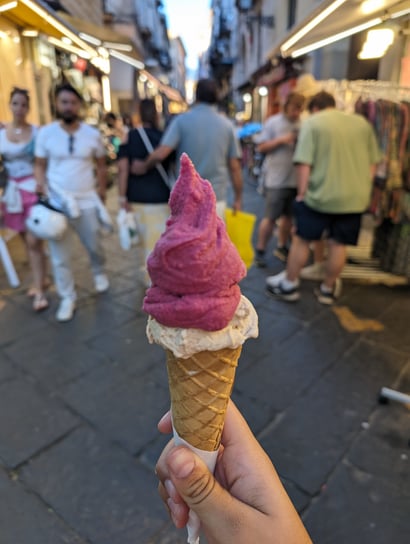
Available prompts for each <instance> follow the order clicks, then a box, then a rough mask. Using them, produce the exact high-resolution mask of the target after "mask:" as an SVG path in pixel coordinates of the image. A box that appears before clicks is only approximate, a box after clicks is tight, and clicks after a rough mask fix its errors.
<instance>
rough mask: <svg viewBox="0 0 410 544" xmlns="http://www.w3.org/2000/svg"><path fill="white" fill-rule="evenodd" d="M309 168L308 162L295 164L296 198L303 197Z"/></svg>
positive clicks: (306, 186) (307, 183) (307, 182)
mask: <svg viewBox="0 0 410 544" xmlns="http://www.w3.org/2000/svg"><path fill="white" fill-rule="evenodd" d="M310 170H311V167H310V165H309V164H298V165H297V166H296V180H297V187H298V195H297V198H299V199H303V198H304V196H305V194H306V191H307V188H308V185H309V177H310Z"/></svg>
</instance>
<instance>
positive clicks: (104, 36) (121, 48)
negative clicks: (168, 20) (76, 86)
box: [59, 13, 144, 68]
mask: <svg viewBox="0 0 410 544" xmlns="http://www.w3.org/2000/svg"><path fill="white" fill-rule="evenodd" d="M59 15H60V16H61V18H62V19H63V20H65V21H66V22H67V23H68V24H69V25H70V26H71V27H72V28H74V29H75V30H76V31H77V32H78V35H79V37H80V38H81V39H82V40H84V41H86V42H89V43H90V44H92V45H93V46H95V47H105V49H107V50H108V52H109V53H110V54H112V56H113V57H115V58H119V60H123V61H124V62H129V64H133V61H134V63H135V65H136V67H137V68H143V67H144V65H143V62H142V55H141V53H140V52H139V51H138V50H137V48H136V46H135V44H134V43H133V41H132V40H131V39H130V38H129V37H128V36H125V35H124V34H120V33H119V32H116V31H115V30H112V29H111V28H108V27H107V26H105V25H101V26H98V25H95V24H93V23H90V22H88V21H84V20H82V19H78V18H77V17H72V16H71V15H68V14H66V13H59ZM118 53H119V55H118ZM135 61H137V62H135Z"/></svg>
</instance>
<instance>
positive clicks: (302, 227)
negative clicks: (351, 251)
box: [293, 201, 362, 246]
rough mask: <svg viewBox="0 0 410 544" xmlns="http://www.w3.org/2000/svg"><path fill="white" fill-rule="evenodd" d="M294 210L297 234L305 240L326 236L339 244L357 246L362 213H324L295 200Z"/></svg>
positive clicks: (319, 238)
mask: <svg viewBox="0 0 410 544" xmlns="http://www.w3.org/2000/svg"><path fill="white" fill-rule="evenodd" d="M293 211H294V215H295V220H296V234H297V235H298V236H300V237H301V238H303V239H304V240H309V241H314V240H321V239H322V238H323V237H324V236H325V237H326V238H329V239H330V240H334V241H335V242H338V243H339V244H343V245H348V246H355V245H357V240H358V238H359V232H360V224H361V218H362V214H361V213H322V212H318V211H316V210H313V209H312V208H309V206H307V205H306V204H305V203H304V202H303V201H301V202H298V201H295V203H294V205H293Z"/></svg>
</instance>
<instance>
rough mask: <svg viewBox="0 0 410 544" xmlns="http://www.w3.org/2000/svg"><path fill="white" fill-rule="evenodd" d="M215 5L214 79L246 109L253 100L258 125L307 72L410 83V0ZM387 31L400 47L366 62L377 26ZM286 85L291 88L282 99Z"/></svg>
mask: <svg viewBox="0 0 410 544" xmlns="http://www.w3.org/2000/svg"><path fill="white" fill-rule="evenodd" d="M212 8H213V15H214V17H213V29H212V43H211V46H210V51H209V55H210V59H211V68H212V71H213V75H214V76H215V77H216V78H217V79H218V80H219V81H220V86H221V88H222V89H226V88H230V89H231V93H232V98H233V101H234V103H235V105H236V107H237V109H238V108H239V109H240V108H241V107H242V108H243V107H244V106H245V104H244V103H243V101H242V99H243V96H244V95H246V100H247V101H249V100H250V102H251V104H252V106H253V107H252V108H251V109H249V107H246V108H245V109H246V110H247V113H248V115H252V116H253V117H255V114H256V117H257V120H263V117H264V116H265V115H267V114H270V113H272V112H273V111H274V110H275V108H277V107H278V104H279V103H280V102H281V100H282V99H283V96H284V95H285V94H286V93H287V92H289V90H290V88H291V86H292V80H293V81H294V80H295V78H296V77H297V75H298V74H300V73H302V72H309V73H311V74H313V75H314V77H315V78H316V79H318V80H329V79H336V80H341V79H348V80H354V79H358V78H361V79H383V80H385V81H391V82H395V83H399V82H403V81H404V79H403V74H404V72H405V71H404V69H403V62H404V61H403V59H406V58H407V56H406V55H407V53H406V51H408V50H409V47H408V45H407V44H408V30H407V29H408V26H409V17H410V6H409V5H408V3H407V2H403V1H399V0H377V1H376V0H363V1H362V2H360V1H357V0H324V1H321V0H303V1H302V0H287V1H279V0H235V1H233V0H214V1H213V2H212ZM382 28H389V29H390V30H391V35H393V36H394V38H392V43H391V44H389V45H388V47H387V48H386V50H385V51H384V52H383V53H382V55H379V57H377V58H373V57H372V58H364V57H363V53H362V50H363V48H364V44H365V43H366V41H367V39H368V31H369V29H370V30H373V29H382ZM406 62H407V61H406ZM407 64H409V63H407ZM407 64H406V66H407ZM228 68H229V69H228ZM228 80H229V82H228ZM281 82H290V83H289V84H288V85H287V86H284V87H283V88H282V91H281V93H279V95H278V94H277V93H276V87H277V86H278V85H279V84H280V83H281ZM249 97H250V98H249Z"/></svg>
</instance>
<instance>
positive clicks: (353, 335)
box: [0, 186, 410, 544]
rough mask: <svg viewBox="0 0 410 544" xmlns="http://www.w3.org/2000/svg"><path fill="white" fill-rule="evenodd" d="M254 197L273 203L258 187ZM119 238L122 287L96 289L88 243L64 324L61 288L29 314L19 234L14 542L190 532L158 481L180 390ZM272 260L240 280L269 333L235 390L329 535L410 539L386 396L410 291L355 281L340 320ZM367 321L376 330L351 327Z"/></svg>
mask: <svg viewBox="0 0 410 544" xmlns="http://www.w3.org/2000/svg"><path fill="white" fill-rule="evenodd" d="M112 200H113V201H114V198H112ZM111 208H112V210H114V206H113V204H112V203H111ZM245 208H246V209H247V210H249V211H255V212H257V213H260V211H261V209H262V198H261V197H260V196H259V195H258V194H257V193H256V192H255V191H254V189H253V188H251V187H249V186H248V187H247V191H246V198H245ZM105 245H106V249H107V256H108V272H109V277H110V281H111V289H110V291H109V292H108V293H106V294H104V295H99V296H97V295H95V294H94V293H93V289H92V279H91V274H90V271H89V267H88V263H87V260H86V258H85V256H84V253H83V251H82V250H81V249H80V248H79V249H78V252H77V259H76V262H75V270H76V279H77V283H78V286H79V295H80V300H79V303H78V310H77V312H76V315H75V318H74V320H73V321H72V322H70V323H66V324H59V323H56V322H55V320H54V313H55V310H56V307H57V297H56V294H55V293H53V292H51V308H50V309H49V310H47V311H46V312H44V313H42V314H40V315H34V314H33V312H32V311H31V307H30V301H29V300H28V299H27V297H26V295H25V290H26V287H27V285H28V282H29V278H28V269H27V265H26V263H25V262H24V257H23V254H22V248H21V245H20V243H19V240H18V239H15V240H13V241H12V242H11V244H10V247H11V251H12V255H13V259H14V260H15V262H16V265H17V269H18V272H19V274H20V276H21V277H22V278H23V280H24V282H23V286H22V287H21V288H19V289H16V290H13V289H10V288H9V287H8V285H7V282H6V279H5V276H4V273H3V271H2V270H0V544H59V543H64V544H86V543H87V544H171V543H172V544H174V543H175V544H179V543H181V544H182V543H183V542H185V540H186V539H185V532H184V531H177V530H175V529H173V527H172V525H171V523H170V522H169V520H168V517H167V515H166V513H165V510H164V508H163V506H162V503H161V501H160V499H159V497H158V496H157V491H156V486H157V484H156V478H155V476H154V465H155V461H156V459H157V457H158V454H159V452H160V451H161V449H162V447H163V445H164V444H165V442H166V438H165V437H162V436H160V435H159V433H158V432H157V430H156V423H157V421H158V420H159V418H160V417H161V415H162V414H163V413H164V411H165V410H166V409H167V408H168V403H169V399H168V390H167V378H166V369H165V365H164V354H163V352H162V350H161V349H159V348H158V347H156V346H150V345H149V344H148V342H147V340H146V338H145V322H146V316H145V315H143V313H142V312H141V311H140V307H141V300H142V296H143V290H142V288H141V286H140V285H139V284H138V280H137V273H136V262H137V257H138V254H137V252H131V253H127V252H124V251H122V250H121V249H120V248H119V246H118V243H117V239H116V236H111V237H109V238H107V239H106V240H105ZM269 264H270V266H269V268H268V269H267V270H260V269H256V268H251V269H250V270H249V274H248V276H247V278H246V279H245V280H244V281H243V283H242V290H243V292H244V294H245V295H246V296H247V297H249V298H250V299H251V300H252V302H253V303H254V305H255V307H256V309H257V311H258V314H259V320H260V337H259V339H258V340H250V341H248V342H247V343H246V344H245V347H244V349H243V354H242V357H241V359H240V362H239V368H238V373H237V380H236V383H235V389H234V394H233V398H234V400H235V401H236V403H237V404H238V406H239V407H240V409H241V410H242V411H243V413H244V415H245V417H246V418H247V420H248V422H249V424H250V426H251V428H252V429H253V431H254V432H255V433H256V435H257V437H258V438H259V439H260V441H261V443H262V445H263V447H264V448H265V449H266V451H267V452H268V454H269V455H270V457H271V459H272V460H273V462H274V464H275V465H276V467H277V470H278V472H279V474H280V476H281V478H282V480H283V482H284V484H285V486H286V489H287V490H288V492H289V494H290V496H291V498H292V500H293V501H294V503H295V505H296V506H297V508H298V510H299V511H300V512H301V514H302V516H303V519H304V522H305V524H306V526H307V528H308V530H309V531H310V534H311V536H312V538H313V541H314V542H315V543H316V544H347V543H349V544H390V543H392V542H394V543H395V544H405V543H407V542H408V541H409V534H410V515H409V512H410V469H409V466H410V460H409V457H410V449H409V444H408V441H409V439H410V417H409V416H410V413H409V410H408V408H407V407H405V406H404V405H400V404H395V403H390V404H388V405H380V404H379V403H378V393H379V390H380V388H381V387H382V386H389V387H395V388H398V389H401V390H403V391H410V334H409V332H408V330H409V328H408V323H409V322H410V296H409V295H410V292H409V289H408V288H405V287H401V288H396V289H391V288H387V287H383V286H367V285H357V284H354V283H350V284H348V283H347V284H345V286H344V293H343V297H342V298H341V299H340V301H339V302H338V305H337V307H338V309H339V317H338V316H337V315H336V313H335V312H334V310H332V309H331V308H326V307H323V306H321V305H319V304H318V303H317V302H316V300H315V299H314V296H313V294H312V291H313V287H314V283H313V282H304V284H303V288H302V291H303V298H302V299H301V300H300V302H299V303H296V304H286V303H283V302H279V301H275V300H273V299H272V298H269V297H268V296H267V295H266V294H265V292H264V279H265V276H266V275H267V274H269V273H275V272H277V271H279V270H280V269H281V264H280V263H279V262H278V261H276V260H275V259H274V258H273V257H271V260H270V263H269ZM349 310H350V312H351V314H349ZM343 315H344V316H345V317H346V316H347V321H346V320H345V321H343V325H342V324H341V323H342V322H341V321H340V319H339V318H340V316H342V317H343ZM353 318H356V321H357V320H359V321H358V322H359V323H362V324H364V326H363V327H362V328H363V329H364V330H362V331H361V332H349V331H348V330H347V329H346V326H347V325H348V324H349V322H350V323H351V322H352V319H353ZM349 319H350V321H349ZM366 319H369V320H370V319H371V320H373V322H368V321H365V320H366ZM374 321H376V324H378V326H374ZM346 324H347V325H346ZM367 325H369V327H368V330H366V329H367ZM271 541H272V542H274V538H273V537H272V540H271Z"/></svg>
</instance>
